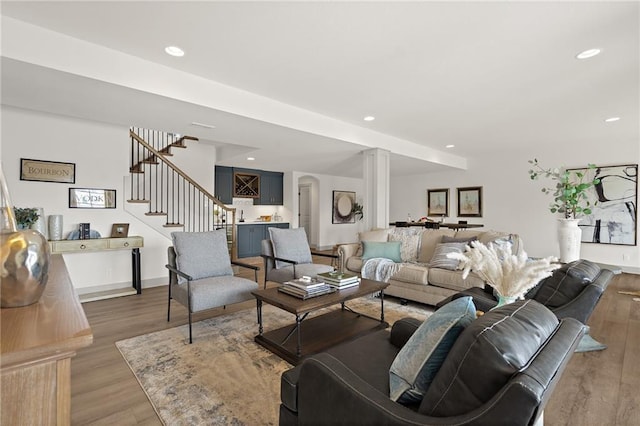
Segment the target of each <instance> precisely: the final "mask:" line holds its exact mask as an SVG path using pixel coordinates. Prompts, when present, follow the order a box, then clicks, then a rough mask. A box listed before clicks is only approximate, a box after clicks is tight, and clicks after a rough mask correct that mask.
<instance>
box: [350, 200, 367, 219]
mask: <svg viewBox="0 0 640 426" xmlns="http://www.w3.org/2000/svg"><path fill="white" fill-rule="evenodd" d="M351 214H352V215H353V217H354V218H355V219H356V220H362V218H363V217H364V213H363V211H362V204H359V203H353V207H351Z"/></svg>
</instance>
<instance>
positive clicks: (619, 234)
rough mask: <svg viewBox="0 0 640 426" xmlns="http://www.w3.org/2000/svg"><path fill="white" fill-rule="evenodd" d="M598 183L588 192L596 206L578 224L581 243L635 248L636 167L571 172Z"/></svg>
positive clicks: (628, 165)
mask: <svg viewBox="0 0 640 426" xmlns="http://www.w3.org/2000/svg"><path fill="white" fill-rule="evenodd" d="M571 170H578V171H581V172H583V173H584V174H585V181H589V180H592V179H594V178H598V179H600V183H599V184H598V185H596V186H594V187H592V188H589V200H590V201H591V204H592V205H593V204H594V203H595V205H594V206H593V207H592V208H591V214H589V215H585V216H584V217H583V219H582V220H581V221H580V228H581V229H582V241H583V242H585V243H597V244H622V245H630V246H635V245H636V244H637V221H638V211H637V207H638V199H637V194H638V165H637V164H626V165H621V166H606V167H596V168H595V169H571Z"/></svg>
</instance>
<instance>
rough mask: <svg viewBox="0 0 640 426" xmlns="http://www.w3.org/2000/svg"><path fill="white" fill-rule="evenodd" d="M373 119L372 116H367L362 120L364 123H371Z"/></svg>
mask: <svg viewBox="0 0 640 426" xmlns="http://www.w3.org/2000/svg"><path fill="white" fill-rule="evenodd" d="M375 119H376V118H375V117H374V116H373V115H367V116H366V117H365V118H364V121H373V120H375Z"/></svg>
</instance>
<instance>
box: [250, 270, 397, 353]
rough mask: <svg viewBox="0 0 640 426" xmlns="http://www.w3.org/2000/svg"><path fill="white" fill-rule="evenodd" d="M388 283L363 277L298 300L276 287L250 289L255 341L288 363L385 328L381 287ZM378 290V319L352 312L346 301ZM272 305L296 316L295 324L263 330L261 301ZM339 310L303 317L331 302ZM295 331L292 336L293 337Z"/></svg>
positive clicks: (382, 289)
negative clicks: (255, 318)
mask: <svg viewBox="0 0 640 426" xmlns="http://www.w3.org/2000/svg"><path fill="white" fill-rule="evenodd" d="M388 285H389V284H388V283H383V282H378V281H373V280H366V279H363V280H362V281H361V282H360V285H358V286H355V287H350V288H346V289H344V290H338V291H336V292H334V293H330V294H325V295H323V296H318V297H313V298H311V299H307V300H302V299H298V298H297V297H294V296H289V295H288V294H285V293H281V292H279V291H278V289H277V288H268V289H265V290H255V291H252V292H251V294H253V295H254V296H255V298H256V302H257V308H258V335H257V336H256V337H255V341H256V342H257V343H258V344H260V345H262V346H264V347H265V348H267V349H268V350H270V351H271V352H273V353H275V354H276V355H278V356H279V357H281V358H282V359H284V360H286V361H288V362H290V363H291V364H294V365H296V364H298V363H299V362H300V361H301V360H302V359H303V358H304V357H306V356H309V355H311V354H315V353H318V352H322V351H324V350H325V349H328V348H330V347H332V346H335V345H337V344H339V343H342V342H345V341H347V340H351V339H355V338H356V337H359V336H362V335H364V334H368V333H371V332H373V331H375V330H381V329H384V328H387V327H388V326H389V324H387V323H386V322H385V321H384V289H385V288H386V287H387V286H388ZM378 292H379V293H380V318H379V319H378V318H373V317H370V316H368V315H364V314H361V313H358V312H355V311H353V310H352V309H350V308H349V307H348V306H346V302H347V301H349V300H353V299H357V298H359V297H362V296H366V295H369V294H374V293H378ZM263 303H268V304H269V305H273V306H276V307H278V308H280V309H283V310H285V311H287V312H291V313H292V314H294V315H295V316H296V322H295V324H291V325H287V326H285V327H281V328H279V329H277V330H272V331H269V332H266V333H265V332H264V330H263V327H262V304H263ZM338 304H339V305H340V308H339V309H336V310H333V311H330V312H328V313H325V314H322V315H318V316H314V317H311V318H307V317H308V315H309V314H310V313H312V312H314V311H317V310H319V309H322V308H326V307H329V306H333V305H338ZM294 334H295V338H294Z"/></svg>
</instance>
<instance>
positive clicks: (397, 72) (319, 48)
mask: <svg viewBox="0 0 640 426" xmlns="http://www.w3.org/2000/svg"><path fill="white" fill-rule="evenodd" d="M639 5H640V3H638V2H506V1H505V2H383V1H378V2H268V1H261V2H151V1H144V2H126V1H117V2H115V1H114V2H95V1H89V2H54V1H47V2H10V1H2V4H1V7H2V9H1V12H2V15H3V16H6V17H10V18H12V19H15V20H18V21H22V22H26V23H31V24H33V25H36V26H39V27H43V28H47V29H49V30H52V31H55V32H58V33H62V34H66V35H69V36H71V37H74V38H77V39H81V40H85V41H87V42H90V43H94V44H96V45H100V46H104V47H107V48H109V49H112V50H113V51H117V52H122V53H125V54H127V55H132V56H135V57H138V58H142V59H144V60H146V61H149V62H151V63H154V64H156V65H157V66H162V67H164V68H167V67H168V68H171V69H175V70H179V71H182V72H185V73H188V74H189V75H193V76H197V77H199V78H203V79H207V80H213V81H215V82H217V83H221V84H223V85H226V86H230V87H232V88H235V89H239V90H241V91H244V92H249V93H251V94H255V95H259V96H261V97H264V98H269V99H271V100H274V101H277V102H279V103H281V104H284V105H287V106H288V107H289V108H296V109H297V110H300V109H301V110H302V111H304V113H305V114H307V115H308V116H311V115H313V116H323V117H325V118H328V119H330V124H331V123H333V125H334V127H335V126H337V124H336V123H339V124H341V125H344V126H348V127H345V129H351V130H350V131H347V132H342V134H344V137H342V136H340V137H335V136H332V134H330V133H323V132H317V131H315V129H314V128H313V126H307V127H305V125H303V124H302V123H300V124H299V125H297V124H296V125H284V124H283V123H282V122H274V121H270V120H267V119H257V118H256V117H255V116H250V115H243V114H239V113H237V112H232V111H225V110H223V109H218V108H211V107H208V106H206V105H204V104H198V103H193V102H185V101H183V100H180V99H176V98H173V97H171V96H161V95H159V94H157V93H149V92H148V91H145V90H143V89H136V88H135V87H125V86H122V85H118V84H113V83H111V82H107V81H100V80H98V79H95V78H92V77H87V76H83V75H82V73H80V72H73V73H72V72H65V71H63V70H60V69H58V70H56V69H52V68H49V67H47V66H40V65H38V64H37V61H35V60H34V61H30V60H23V59H20V60H18V59H16V58H10V57H5V56H4V55H3V58H2V103H3V104H5V105H13V106H17V107H21V108H30V109H35V110H40V111H51V112H56V113H59V114H65V115H70V116H75V117H81V118H85V119H92V120H98V121H104V122H110V123H116V124H124V125H127V126H129V125H138V126H148V127H151V128H156V129H162V130H167V131H173V132H176V133H185V134H190V135H195V136H198V137H200V138H201V140H202V141H203V142H204V143H213V144H216V145H217V146H219V147H220V154H219V156H218V161H219V163H220V164H227V165H236V166H247V167H254V168H263V169H271V170H282V171H291V170H297V171H304V172H309V173H323V174H334V175H342V176H353V177H360V176H362V161H357V156H358V155H359V153H360V152H362V151H363V150H365V149H368V148H371V147H375V146H376V142H375V141H374V142H367V141H366V139H367V138H370V139H371V140H381V141H384V142H385V144H382V145H383V146H381V147H382V148H384V149H388V150H390V151H391V153H392V157H391V173H392V175H402V174H413V173H425V172H431V171H439V170H444V169H447V168H449V167H451V166H453V167H459V164H460V163H459V162H456V161H455V160H456V159H457V158H462V159H472V158H475V157H479V156H483V155H491V154H495V153H509V152H514V151H517V150H522V149H523V147H531V146H535V147H536V149H545V148H549V149H551V148H552V147H553V146H554V145H555V144H558V143H563V144H573V145H575V146H576V147H579V146H584V145H585V144H599V143H601V142H602V141H603V140H611V138H615V139H616V140H617V141H620V142H622V143H636V144H637V143H638V141H639V140H640V134H639V132H640V130H639V129H640V123H639V120H640V118H639V117H640V110H639V104H640V98H639V97H640V94H639V93H640V84H639V79H640V77H639V76H640V66H639V64H640V59H639V54H640V42H639V40H640V33H639V21H640V8H639ZM5 37H6V36H5V34H3V47H4V44H5V42H6V39H5ZM168 45H176V46H179V47H181V48H182V49H184V50H185V52H186V54H185V56H184V57H182V58H175V57H171V56H168V55H167V54H165V53H164V47H166V46H168ZM596 47H597V48H600V49H602V53H601V54H600V55H598V56H596V57H594V58H591V59H586V60H577V59H576V58H575V56H576V54H578V53H579V52H581V51H583V50H586V49H590V48H596ZM3 50H5V49H3ZM297 110H295V109H291V111H297ZM292 115H295V114H292ZM367 115H372V116H375V117H376V119H375V120H374V121H370V122H365V121H363V117H365V116H367ZM611 116H619V117H621V120H620V121H617V122H615V123H605V122H604V119H606V118H608V117H611ZM192 122H200V123H207V124H213V125H215V129H204V128H200V127H196V126H193V125H191V123H192ZM360 132H364V133H362V134H363V135H365V136H364V137H360V136H359V137H355V136H354V137H350V135H349V133H353V135H357V134H360ZM363 140H364V142H363ZM405 143H406V144H407V145H403V144H405ZM448 144H453V145H455V147H454V148H450V149H448V148H445V146H446V145H448ZM401 145H402V146H403V147H404V148H403V149H400V146H401ZM396 146H397V147H398V149H395V147H396ZM411 146H417V147H426V148H425V149H429V150H430V151H429V155H427V156H424V155H422V156H420V155H416V158H411V157H412V156H411V155H410V154H407V152H408V151H411V149H410V147H411ZM407 147H409V149H407ZM416 151H419V150H418V149H416ZM249 155H250V156H252V157H255V158H256V160H255V162H248V161H247V160H246V157H247V156H249ZM451 159H453V160H451ZM450 160H451V161H450Z"/></svg>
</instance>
